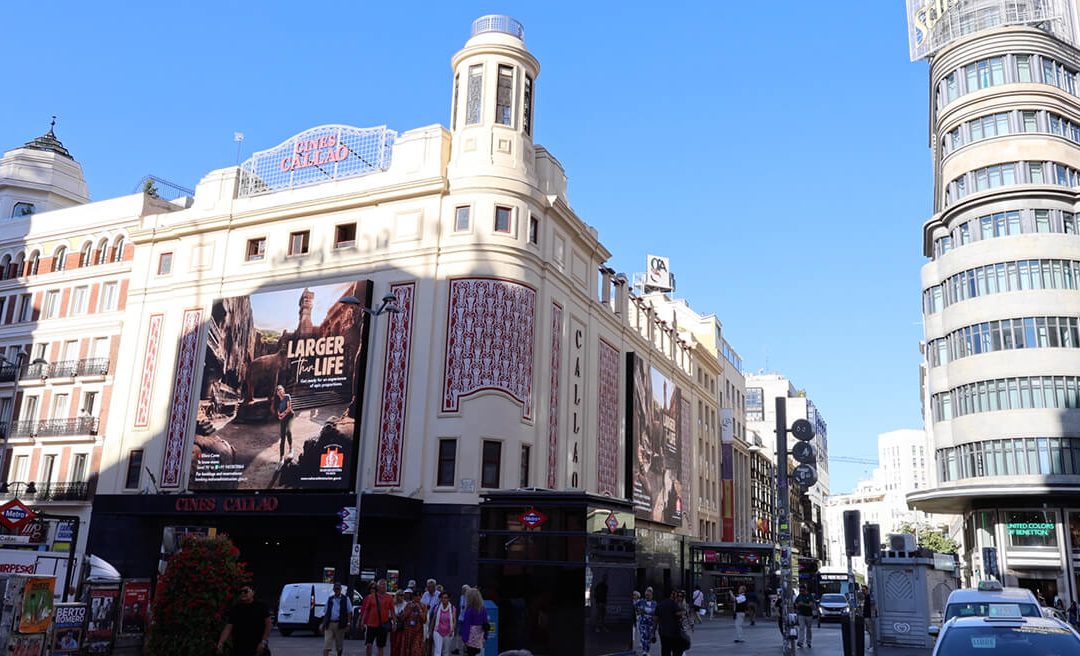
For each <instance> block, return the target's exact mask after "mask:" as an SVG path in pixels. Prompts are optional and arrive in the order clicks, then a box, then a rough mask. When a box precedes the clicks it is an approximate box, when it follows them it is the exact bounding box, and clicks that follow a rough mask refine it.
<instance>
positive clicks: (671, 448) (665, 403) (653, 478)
mask: <svg viewBox="0 0 1080 656" xmlns="http://www.w3.org/2000/svg"><path fill="white" fill-rule="evenodd" d="M628 360H629V362H628V363H627V364H628V369H629V371H630V376H629V378H630V403H629V404H628V408H627V410H628V412H629V413H630V417H629V418H628V420H627V424H628V425H629V426H630V429H631V433H630V434H631V436H632V439H630V440H627V442H628V443H630V444H631V445H632V447H631V448H632V449H633V461H634V466H633V482H634V499H633V501H634V511H635V514H636V515H637V516H638V517H640V518H642V519H646V520H649V521H653V522H661V523H664V524H671V525H673V526H681V525H682V522H683V518H684V509H685V508H687V504H688V503H689V500H690V486H689V478H690V467H689V465H690V462H689V456H690V454H689V451H688V450H687V449H686V448H685V445H684V440H687V439H689V437H690V436H689V434H688V433H689V423H690V417H689V406H690V404H689V400H686V402H684V399H683V398H682V397H683V395H682V390H681V389H680V388H679V387H678V386H676V385H675V384H674V383H673V382H671V380H669V379H668V378H667V377H666V376H664V375H663V374H662V373H660V371H658V370H657V369H656V368H654V367H649V366H648V365H647V364H646V363H645V361H644V360H642V359H641V358H639V357H638V356H637V355H636V354H634V353H631V354H629V356H628ZM684 433H686V434H684Z"/></svg>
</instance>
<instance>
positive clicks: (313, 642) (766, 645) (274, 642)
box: [270, 618, 930, 656]
mask: <svg viewBox="0 0 1080 656" xmlns="http://www.w3.org/2000/svg"><path fill="white" fill-rule="evenodd" d="M693 638H694V644H693V646H692V647H691V648H690V651H688V652H686V653H687V654H688V656H695V655H697V654H720V653H724V654H732V655H733V656H734V655H736V654H738V655H739V656H778V655H779V654H780V653H781V652H780V650H781V642H780V631H779V629H778V628H777V626H776V618H764V619H762V620H759V621H758V622H757V624H755V625H753V626H749V625H747V626H746V628H745V638H746V642H744V643H741V644H740V643H736V642H735V623H734V621H733V620H731V619H730V618H714V619H711V620H705V621H704V622H703V623H701V624H699V625H697V627H696V629H695V631H694V635H693ZM841 641H842V638H841V635H840V625H839V624H824V625H822V626H821V628H818V627H817V626H816V625H815V626H814V631H813V645H814V646H813V648H812V649H805V648H804V649H797V650H796V651H797V652H798V654H797V656H835V655H839V654H842V653H843V643H842V642H841ZM270 648H271V651H273V653H274V656H314V655H316V654H321V653H322V639H321V638H315V637H312V636H311V634H309V633H307V632H304V633H299V634H293V636H291V637H288V638H285V637H282V636H281V635H279V634H278V633H277V631H276V630H275V631H274V634H273V635H272V636H271V638H270ZM363 653H364V645H363V643H362V642H361V641H359V640H349V641H346V643H345V656H362V655H363ZM867 653H868V654H870V655H872V656H929V653H930V650H929V649H903V648H897V647H879V648H878V651H877V653H876V654H874V652H867ZM659 654H660V646H659V645H654V646H653V649H652V651H651V652H650V656H659ZM553 656H554V655H553Z"/></svg>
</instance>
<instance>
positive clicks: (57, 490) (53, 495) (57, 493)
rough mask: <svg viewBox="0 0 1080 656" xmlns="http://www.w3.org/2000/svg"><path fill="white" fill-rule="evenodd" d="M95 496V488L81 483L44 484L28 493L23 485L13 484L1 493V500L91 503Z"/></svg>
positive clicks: (86, 483) (84, 482)
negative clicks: (91, 498) (16, 498)
mask: <svg viewBox="0 0 1080 656" xmlns="http://www.w3.org/2000/svg"><path fill="white" fill-rule="evenodd" d="M93 495H94V486H93V485H92V484H91V483H88V482H86V481H82V482H80V483H42V484H40V485H37V486H35V490H34V492H28V491H27V489H26V487H25V486H23V485H16V484H14V483H13V484H12V485H11V488H10V489H9V490H8V491H7V492H0V499H10V498H14V497H19V498H20V499H22V500H24V501H34V502H41V501H89V500H90V497H92V496H93Z"/></svg>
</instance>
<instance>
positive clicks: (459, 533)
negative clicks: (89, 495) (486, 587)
mask: <svg viewBox="0 0 1080 656" xmlns="http://www.w3.org/2000/svg"><path fill="white" fill-rule="evenodd" d="M355 505H356V495H355V494H345V493H300V492H293V493H290V492H277V493H262V494H224V493H216V494H184V495H99V496H98V497H96V498H95V500H94V512H93V516H92V519H91V522H90V531H89V537H88V553H92V554H94V555H96V556H99V557H101V558H104V559H105V560H106V561H108V562H110V563H111V564H112V565H113V566H114V567H116V568H117V569H118V570H119V571H120V573H121V574H122V575H123V576H125V577H128V578H133V577H145V578H150V579H154V578H155V577H156V576H157V575H158V571H159V569H158V568H159V564H160V562H161V558H162V555H163V551H164V552H170V551H171V550H172V549H173V548H175V547H176V546H177V542H178V540H179V536H180V535H183V534H185V533H190V532H194V533H204V534H205V533H206V532H208V531H210V530H211V529H212V530H213V531H214V532H215V533H218V534H226V535H228V536H229V538H230V539H231V540H232V541H233V543H234V544H236V546H237V548H239V549H240V558H241V560H243V561H244V562H246V563H247V566H248V569H249V571H250V572H251V573H252V575H253V576H254V579H255V584H256V588H257V590H258V596H259V598H261V599H263V600H264V601H265V602H267V603H268V604H269V605H271V606H275V605H276V602H277V597H278V594H279V593H280V591H281V589H282V587H283V586H284V585H285V584H287V583H299V582H312V581H321V580H323V578H324V574H325V573H327V571H326V570H328V569H332V570H333V576H334V578H335V579H337V580H339V581H348V582H349V583H350V584H353V585H358V584H359V580H358V579H359V577H351V576H349V565H350V556H351V555H352V544H353V536H352V534H342V533H341V532H340V531H339V530H338V524H340V523H341V519H340V517H339V516H338V513H339V511H341V510H342V509H343V508H348V507H353V506H355ZM361 512H362V517H361V519H360V522H359V529H360V530H359V542H360V545H361V555H360V569H361V571H362V572H364V573H365V574H366V575H369V576H373V577H375V578H384V577H387V576H388V574H389V575H390V576H396V577H397V579H398V580H399V581H400V583H401V586H402V587H404V584H405V583H406V582H407V581H408V580H409V579H416V580H417V581H418V582H422V581H424V580H425V579H427V578H435V579H437V580H438V581H440V582H441V583H443V584H444V585H445V586H446V589H448V590H451V591H455V592H456V591H457V590H460V587H461V585H462V584H466V583H468V584H475V582H476V571H477V570H476V553H477V530H476V529H477V526H478V517H479V514H478V511H477V508H476V506H463V505H445V504H444V505H434V504H424V503H422V502H421V501H418V500H415V499H406V498H403V497H397V496H392V495H386V494H378V495H375V494H365V495H364V499H363V504H362V506H361ZM421 585H422V583H421ZM454 601H455V603H456V602H457V597H456V594H455V596H454Z"/></svg>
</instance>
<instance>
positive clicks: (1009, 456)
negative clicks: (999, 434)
mask: <svg viewBox="0 0 1080 656" xmlns="http://www.w3.org/2000/svg"><path fill="white" fill-rule="evenodd" d="M935 460H936V461H937V473H938V481H939V482H942V483H946V482H948V481H957V480H962V479H965V478H982V477H984V476H1029V475H1037V476H1054V475H1059V476H1071V475H1080V438H1075V437H1016V438H1005V439H997V440H983V441H981V442H971V443H969V444H961V445H959V446H954V447H947V448H944V449H938V450H937V453H936V454H935Z"/></svg>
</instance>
